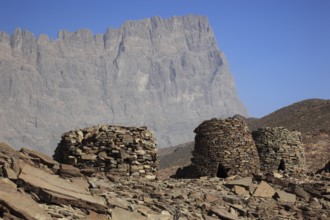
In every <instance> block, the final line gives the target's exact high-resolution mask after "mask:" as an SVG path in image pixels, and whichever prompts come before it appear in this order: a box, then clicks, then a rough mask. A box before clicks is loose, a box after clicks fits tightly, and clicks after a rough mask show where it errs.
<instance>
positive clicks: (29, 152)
mask: <svg viewBox="0 0 330 220" xmlns="http://www.w3.org/2000/svg"><path fill="white" fill-rule="evenodd" d="M20 152H21V153H23V154H26V155H28V156H30V157H32V158H38V159H39V160H40V161H41V163H43V164H45V165H47V166H49V167H53V166H55V165H56V164H58V162H56V161H55V160H53V158H51V157H50V156H48V155H46V154H43V153H41V152H39V151H35V150H30V149H27V148H24V147H23V148H22V149H21V150H20Z"/></svg>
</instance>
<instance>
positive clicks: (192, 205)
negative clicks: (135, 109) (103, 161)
mask: <svg viewBox="0 0 330 220" xmlns="http://www.w3.org/2000/svg"><path fill="white" fill-rule="evenodd" d="M0 165H1V173H0V175H1V178H0V185H1V186H0V216H1V218H3V219H138V220H139V219H150V220H151V219H157V220H158V219H159V220H162V219H164V220H165V219H176V220H177V219H180V220H183V219H207V220H209V219H329V218H330V175H329V173H325V172H323V173H321V174H318V175H314V176H312V175H310V176H306V175H300V177H299V178H293V177H290V176H289V175H288V174H286V173H272V174H256V175H253V176H248V177H244V178H242V177H239V176H230V177H228V178H226V179H221V178H217V177H214V178H210V177H201V178H198V179H171V178H162V177H163V176H164V175H162V172H161V171H159V173H158V178H157V179H154V180H150V179H147V178H145V177H139V178H136V177H119V176H114V175H111V174H109V173H104V172H95V173H93V174H92V175H90V176H85V175H83V174H82V173H81V172H80V169H78V168H76V167H73V166H71V165H67V164H60V163H58V162H56V161H54V160H53V159H52V158H50V157H49V156H47V155H44V154H42V153H39V152H36V151H33V150H29V149H26V148H23V149H21V150H20V151H16V150H14V149H13V148H11V147H10V146H8V145H6V144H3V143H1V144H0Z"/></svg>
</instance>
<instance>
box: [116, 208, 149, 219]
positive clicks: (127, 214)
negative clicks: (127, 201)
mask: <svg viewBox="0 0 330 220" xmlns="http://www.w3.org/2000/svg"><path fill="white" fill-rule="evenodd" d="M111 217H112V220H123V219H134V220H147V218H146V217H144V216H142V215H140V214H139V213H136V212H131V211H127V210H125V209H122V208H119V207H116V208H115V209H114V210H113V211H112V213H111Z"/></svg>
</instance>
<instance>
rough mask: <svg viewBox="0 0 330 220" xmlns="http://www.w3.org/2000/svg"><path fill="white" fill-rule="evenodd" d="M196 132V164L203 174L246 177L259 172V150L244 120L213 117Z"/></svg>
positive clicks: (194, 153)
mask: <svg viewBox="0 0 330 220" xmlns="http://www.w3.org/2000/svg"><path fill="white" fill-rule="evenodd" d="M194 132H195V133H196V136H195V149H194V152H193V159H192V166H193V167H196V168H197V169H198V172H199V173H200V175H206V176H218V177H227V176H230V175H235V174H239V175H241V176H246V175H248V174H250V173H255V172H258V171H259V158H258V153H257V150H256V147H255V144H254V141H253V139H252V136H251V133H250V132H249V129H248V127H247V125H246V123H245V122H244V121H243V120H240V119H238V118H227V119H225V120H220V119H211V120H208V121H204V122H203V123H202V124H200V125H199V126H198V127H197V128H196V129H195V131H194Z"/></svg>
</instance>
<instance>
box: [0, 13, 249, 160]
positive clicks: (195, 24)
mask: <svg viewBox="0 0 330 220" xmlns="http://www.w3.org/2000/svg"><path fill="white" fill-rule="evenodd" d="M0 73H1V75H0V81H1V82H2V83H1V84H2V85H1V87H0V90H1V93H0V94H1V95H0V101H1V103H2V107H1V109H0V111H1V114H0V122H1V123H0V134H1V135H0V137H1V139H3V140H4V141H5V142H8V143H10V144H11V145H13V146H16V147H21V146H30V147H33V148H34V149H37V150H40V151H42V152H46V153H48V154H51V153H52V151H53V149H54V148H55V147H56V145H57V143H58V142H59V140H60V135H61V134H62V133H64V132H65V131H67V130H71V129H72V128H79V127H87V126H89V125H92V124H103V123H106V124H117V125H125V126H130V125H133V126H143V125H145V126H148V127H149V128H151V130H152V131H154V132H155V134H156V137H157V139H158V142H159V146H160V147H165V146H173V145H176V144H180V143H183V142H185V141H188V140H189V139H191V138H192V132H191V131H192V130H193V128H194V127H195V126H196V125H197V124H198V123H200V122H201V121H202V120H205V119H207V118H210V117H227V116H231V115H234V114H242V115H246V114H247V113H246V109H245V107H244V106H243V104H242V103H241V101H240V100H239V98H238V96H237V93H236V89H235V85H234V81H233V78H232V76H231V74H230V72H229V68H228V64H227V61H226V58H225V56H224V54H223V52H222V51H221V50H219V49H218V47H217V44H216V40H215V37H214V34H213V31H212V28H211V27H210V25H209V23H208V20H207V18H206V17H204V16H192V15H188V16H182V17H173V18H169V19H162V18H160V17H155V18H148V19H144V20H139V21H128V22H126V23H124V24H123V25H122V26H121V27H120V28H118V29H112V28H109V29H108V30H107V32H106V33H105V34H103V35H102V34H97V35H93V34H92V32H91V31H89V30H86V29H80V30H77V31H76V32H69V31H65V30H63V31H59V34H58V38H57V39H55V40H50V39H49V37H48V36H47V35H40V36H38V37H37V38H36V37H34V35H33V34H32V33H31V32H29V31H24V30H21V29H16V30H15V32H14V33H13V34H12V35H11V36H9V35H8V34H6V33H4V32H0Z"/></svg>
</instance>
